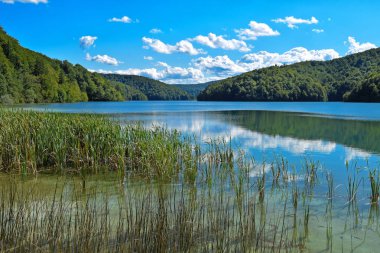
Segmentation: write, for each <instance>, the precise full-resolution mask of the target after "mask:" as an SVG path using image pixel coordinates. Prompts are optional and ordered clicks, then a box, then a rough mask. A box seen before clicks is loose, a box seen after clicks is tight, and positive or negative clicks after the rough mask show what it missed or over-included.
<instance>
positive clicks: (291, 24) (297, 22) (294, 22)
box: [272, 16, 319, 29]
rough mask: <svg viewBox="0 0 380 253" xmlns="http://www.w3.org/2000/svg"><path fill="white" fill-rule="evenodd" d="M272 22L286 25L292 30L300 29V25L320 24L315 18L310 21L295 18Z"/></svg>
mask: <svg viewBox="0 0 380 253" xmlns="http://www.w3.org/2000/svg"><path fill="white" fill-rule="evenodd" d="M272 21H273V22H275V23H284V24H286V25H287V26H288V27H289V28H291V29H294V28H298V26H297V25H300V24H305V25H313V24H318V23H319V21H318V19H316V18H315V17H311V18H310V19H302V18H295V17H294V16H290V17H285V18H278V19H273V20H272Z"/></svg>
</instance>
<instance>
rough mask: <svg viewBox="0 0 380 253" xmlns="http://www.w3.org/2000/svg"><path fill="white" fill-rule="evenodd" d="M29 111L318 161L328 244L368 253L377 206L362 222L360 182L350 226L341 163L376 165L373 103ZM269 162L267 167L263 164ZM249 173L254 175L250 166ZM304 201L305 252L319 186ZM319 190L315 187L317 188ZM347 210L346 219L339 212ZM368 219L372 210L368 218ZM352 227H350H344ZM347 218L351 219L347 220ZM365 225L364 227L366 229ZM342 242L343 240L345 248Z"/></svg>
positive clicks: (261, 155) (257, 155) (88, 106)
mask: <svg viewBox="0 0 380 253" xmlns="http://www.w3.org/2000/svg"><path fill="white" fill-rule="evenodd" d="M27 108H31V109H34V110H42V111H46V110H47V111H55V112H67V113H98V114H105V115H108V116H110V117H111V118H113V119H115V120H118V121H121V122H122V124H128V123H136V122H139V123H141V124H143V125H144V126H146V127H152V126H165V127H167V128H169V129H176V130H179V131H180V132H181V133H183V134H184V135H194V136H196V137H197V138H198V140H199V141H201V142H203V143H205V142H207V141H208V140H211V139H218V138H219V139H224V140H225V141H226V142H228V143H231V145H232V147H233V148H234V149H235V150H236V151H237V150H244V151H245V152H246V153H248V154H249V155H251V156H252V157H254V159H255V160H256V161H257V163H258V164H267V163H271V162H272V161H273V160H275V159H280V158H285V159H286V160H287V161H288V162H289V164H290V165H292V166H294V167H295V168H300V167H302V165H303V164H304V163H305V160H312V161H318V162H319V163H320V166H319V169H320V170H321V171H331V173H332V175H333V177H334V185H335V187H336V195H337V197H336V198H335V199H334V212H333V213H334V214H333V219H332V221H331V222H332V224H333V232H334V239H335V242H334V246H333V248H335V249H341V248H343V247H342V246H341V245H340V244H341V243H343V241H344V242H347V241H351V242H352V243H353V246H352V247H351V249H352V248H355V247H357V248H356V249H355V250H356V251H358V252H376V250H375V247H376V246H375V245H376V244H378V243H377V241H376V240H378V239H379V237H380V236H379V233H378V231H377V229H378V221H379V218H378V213H377V218H375V220H376V222H377V226H376V229H375V230H373V226H371V229H365V223H366V222H367V219H368V216H372V215H373V214H371V213H370V208H369V199H368V188H369V185H368V184H364V183H362V184H361V186H360V187H361V188H362V189H365V190H363V191H362V193H361V195H359V196H358V207H359V208H360V209H361V215H360V217H359V218H357V217H356V218H354V219H361V221H360V222H359V223H360V224H361V225H357V224H356V225H355V224H354V223H355V222H354V221H353V220H352V219H351V215H352V214H351V213H350V210H348V205H347V199H346V198H345V197H343V196H344V195H345V193H346V183H347V176H348V173H347V169H346V166H347V164H349V170H352V168H354V167H357V168H360V172H359V174H360V176H361V177H367V178H368V171H369V169H370V168H379V167H380V166H379V165H380V164H379V162H380V159H379V158H380V141H379V140H380V104H364V103H363V104H351V103H236V102H195V101H186V102H172V101H167V102H112V103H77V104H48V105H32V106H27ZM267 168H269V167H267ZM250 176H251V177H252V178H254V177H255V176H257V171H252V172H251V173H250ZM318 189H319V190H320V191H321V194H320V195H318V194H317V195H316V196H315V199H314V201H313V203H312V206H313V211H312V212H313V215H315V216H316V217H319V218H315V219H312V220H311V226H312V230H313V233H312V237H313V238H314V239H313V240H311V242H310V247H311V249H312V251H315V250H316V249H318V250H322V251H323V248H324V247H322V246H321V245H320V243H321V242H323V243H325V238H326V235H325V233H326V226H325V225H324V224H322V223H321V224H320V223H319V222H321V221H320V220H319V219H320V218H321V217H322V218H323V217H325V208H326V205H325V195H324V194H325V189H326V186H324V185H321V186H319V188H316V191H317V192H318ZM322 192H323V193H322ZM347 217H348V218H347ZM371 218H372V217H371ZM368 220H369V219H368ZM348 223H349V224H350V225H349V226H348V227H350V229H351V228H353V227H356V230H355V231H351V230H350V229H347V224H348ZM353 224H354V225H353ZM369 230H370V231H369ZM348 248H350V247H348Z"/></svg>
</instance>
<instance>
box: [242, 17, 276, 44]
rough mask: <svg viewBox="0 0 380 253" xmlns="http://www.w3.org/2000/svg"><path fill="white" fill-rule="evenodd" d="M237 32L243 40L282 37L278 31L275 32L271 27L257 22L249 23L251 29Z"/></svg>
mask: <svg viewBox="0 0 380 253" xmlns="http://www.w3.org/2000/svg"><path fill="white" fill-rule="evenodd" d="M235 32H236V33H237V35H238V37H239V38H240V39H242V40H256V39H257V38H258V37H264V36H278V35H280V33H279V32H278V31H275V30H273V29H272V28H271V27H270V26H269V25H267V24H265V23H258V22H256V21H251V22H250V23H249V28H247V29H236V30H235Z"/></svg>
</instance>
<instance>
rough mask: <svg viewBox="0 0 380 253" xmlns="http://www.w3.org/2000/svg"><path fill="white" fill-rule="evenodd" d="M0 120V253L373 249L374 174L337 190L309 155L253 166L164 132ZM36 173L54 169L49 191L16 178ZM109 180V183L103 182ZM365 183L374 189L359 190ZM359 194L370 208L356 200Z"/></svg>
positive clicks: (97, 122) (228, 150)
mask: <svg viewBox="0 0 380 253" xmlns="http://www.w3.org/2000/svg"><path fill="white" fill-rule="evenodd" d="M0 119H1V121H0V130H1V132H0V157H1V160H0V168H1V170H2V171H3V172H6V174H0V175H1V176H0V182H1V183H0V252H308V251H318V252H333V251H337V250H339V251H342V252H346V251H351V252H353V251H358V252H360V249H361V247H363V245H364V250H363V251H362V252H368V249H370V250H372V249H375V247H376V246H375V245H376V242H377V241H376V238H378V236H379V234H380V233H379V231H380V224H379V220H380V218H379V211H378V201H377V200H378V197H379V181H380V180H379V174H378V172H377V171H378V170H377V169H372V170H370V172H369V176H368V177H360V176H359V174H358V173H357V171H358V170H356V168H354V169H353V170H349V169H348V168H349V167H348V166H347V182H346V183H345V185H344V187H340V186H336V185H334V183H335V181H334V179H333V176H332V174H331V173H330V172H328V171H327V170H325V169H324V168H323V166H321V165H320V164H319V163H316V162H313V161H309V160H305V163H304V165H303V166H302V167H301V168H294V167H293V166H291V165H289V164H288V162H287V161H286V160H285V159H284V158H279V159H276V160H275V161H273V162H271V163H260V164H258V163H256V161H255V160H254V159H253V158H252V157H250V156H247V155H246V154H245V153H244V152H243V151H236V150H233V149H232V147H231V146H230V145H229V144H228V143H226V142H224V141H222V142H219V141H210V142H209V143H207V144H206V145H205V146H201V145H197V144H196V143H194V142H193V141H192V140H190V139H187V138H183V137H181V135H180V134H179V133H177V132H170V131H167V130H166V129H164V128H154V129H144V128H142V127H141V126H122V125H120V124H118V123H117V122H114V121H112V120H109V119H106V118H104V117H100V116H91V115H67V114H55V113H38V112H25V111H5V110H2V111H0ZM40 172H50V174H52V173H53V172H54V174H56V173H57V172H59V174H61V175H62V176H61V177H60V178H59V179H57V180H56V181H55V183H54V184H50V185H49V186H48V187H46V188H47V190H46V191H42V190H41V182H43V179H38V178H39V177H41V176H40V175H39V176H38V177H32V179H28V178H29V177H28V176H25V177H20V176H19V175H20V174H21V175H28V174H29V175H33V174H34V175H37V174H38V173H40ZM66 172H74V173H66ZM93 175H99V178H98V179H97V180H94V179H93ZM47 177H48V178H51V177H52V176H47ZM105 178H113V179H114V181H113V182H114V183H113V184H112V183H111V184H107V187H104V181H105ZM366 184H368V185H369V186H371V187H368V189H367V188H365V187H359V185H366ZM110 185H111V186H110ZM362 196H366V203H368V205H367V206H368V207H369V209H368V208H367V209H368V214H366V213H365V210H367V209H365V208H363V206H359V200H360V198H361V197H362ZM345 210H347V215H342V213H343V212H344V211H345ZM353 210H354V211H353ZM339 216H342V217H345V219H338V220H337V219H336V218H335V217H339ZM363 231H365V232H364V233H363ZM368 245H369V246H368ZM366 247H367V248H366Z"/></svg>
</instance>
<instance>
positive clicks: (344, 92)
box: [198, 49, 380, 102]
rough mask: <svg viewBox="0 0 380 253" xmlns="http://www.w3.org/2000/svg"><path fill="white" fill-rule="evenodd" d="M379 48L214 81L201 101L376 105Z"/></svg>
mask: <svg viewBox="0 0 380 253" xmlns="http://www.w3.org/2000/svg"><path fill="white" fill-rule="evenodd" d="M379 89H380V49H372V50H369V51H366V52H363V53H358V54H353V55H349V56H345V57H343V58H339V59H335V60H331V61H325V62H320V61H310V62H302V63H296V64H293V65H287V66H273V67H269V68H263V69H259V70H254V71H251V72H248V73H244V74H241V75H238V76H235V77H231V78H227V79H225V80H222V81H219V82H216V83H214V84H212V85H210V86H208V87H207V88H206V89H205V90H204V91H202V92H201V93H200V94H199V95H198V100H204V101H348V102H351V101H352V102H380V93H379Z"/></svg>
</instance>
